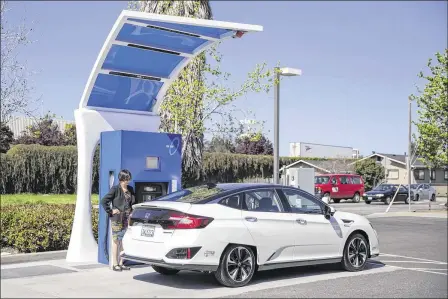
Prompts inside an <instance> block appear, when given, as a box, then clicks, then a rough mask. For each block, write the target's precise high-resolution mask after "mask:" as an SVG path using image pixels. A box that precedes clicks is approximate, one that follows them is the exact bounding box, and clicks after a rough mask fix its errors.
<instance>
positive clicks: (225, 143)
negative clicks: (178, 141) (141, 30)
mask: <svg viewBox="0 0 448 299" xmlns="http://www.w3.org/2000/svg"><path fill="white" fill-rule="evenodd" d="M204 145H205V147H204V149H205V151H206V152H209V153H234V152H235V144H234V142H233V139H232V138H231V136H225V135H223V136H213V137H212V139H211V140H210V141H206V142H205V144H204Z"/></svg>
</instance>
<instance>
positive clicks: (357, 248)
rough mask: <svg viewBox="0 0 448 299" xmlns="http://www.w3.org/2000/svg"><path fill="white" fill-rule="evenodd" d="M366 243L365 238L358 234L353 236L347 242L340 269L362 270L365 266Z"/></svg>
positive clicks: (366, 255) (367, 251)
mask: <svg viewBox="0 0 448 299" xmlns="http://www.w3.org/2000/svg"><path fill="white" fill-rule="evenodd" d="M368 253H369V250H368V242H367V240H366V238H365V237H364V236H363V235H361V234H358V233H355V234H353V235H352V236H350V237H349V238H348V240H347V243H346V245H345V248H344V256H343V258H342V268H344V269H345V270H347V271H351V272H354V271H360V270H363V269H364V268H365V266H366V264H367V257H368Z"/></svg>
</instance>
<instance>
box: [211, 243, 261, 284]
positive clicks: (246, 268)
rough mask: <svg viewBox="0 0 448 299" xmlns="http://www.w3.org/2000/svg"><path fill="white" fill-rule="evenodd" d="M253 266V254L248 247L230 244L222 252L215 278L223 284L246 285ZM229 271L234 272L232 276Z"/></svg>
mask: <svg viewBox="0 0 448 299" xmlns="http://www.w3.org/2000/svg"><path fill="white" fill-rule="evenodd" d="M255 268H256V260H255V254H254V252H253V251H252V249H251V248H250V247H248V246H245V245H231V246H229V247H227V249H226V250H225V251H224V253H223V254H222V257H221V261H220V262H219V267H218V269H217V270H216V272H215V278H216V280H217V281H218V282H219V283H220V284H222V285H223V286H226V287H230V288H238V287H242V286H245V285H247V284H248V283H249V282H250V281H251V280H252V277H253V276H254V273H255ZM234 271H235V272H234ZM231 273H234V274H235V277H232V275H231ZM244 274H245V275H246V276H245V277H244Z"/></svg>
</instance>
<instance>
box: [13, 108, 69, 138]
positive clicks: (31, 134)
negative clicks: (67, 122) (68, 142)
mask: <svg viewBox="0 0 448 299" xmlns="http://www.w3.org/2000/svg"><path fill="white" fill-rule="evenodd" d="M53 118H54V115H50V114H48V113H47V114H46V115H45V116H43V117H42V118H40V119H38V120H37V121H36V123H34V124H33V125H31V126H30V127H28V129H27V130H26V131H24V132H23V134H22V135H21V136H20V137H19V138H17V140H16V141H15V143H16V144H40V145H47V146H51V145H53V146H61V145H65V144H64V137H63V134H62V132H61V130H60V129H59V127H58V125H57V124H56V123H54V122H53Z"/></svg>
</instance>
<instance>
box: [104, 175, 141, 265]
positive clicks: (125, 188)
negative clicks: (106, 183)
mask: <svg viewBox="0 0 448 299" xmlns="http://www.w3.org/2000/svg"><path fill="white" fill-rule="evenodd" d="M131 178H132V176H131V173H130V172H129V171H128V170H126V169H123V170H121V171H120V173H119V174H118V180H119V182H120V183H119V184H118V185H116V186H113V187H112V188H111V189H110V190H109V193H107V194H106V195H105V196H104V197H103V199H102V200H101V205H102V206H103V208H104V210H106V213H107V214H108V215H109V217H110V220H111V224H112V239H113V243H112V258H113V267H112V269H113V270H114V271H122V270H130V268H129V267H126V266H124V265H123V260H122V259H119V257H118V255H119V252H121V251H122V243H121V241H122V240H123V236H124V234H125V233H126V229H127V228H128V221H129V215H130V214H131V212H132V205H133V204H134V203H135V193H134V189H133V188H132V187H131V186H129V185H128V184H129V181H130V180H131ZM118 260H120V261H118Z"/></svg>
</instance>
